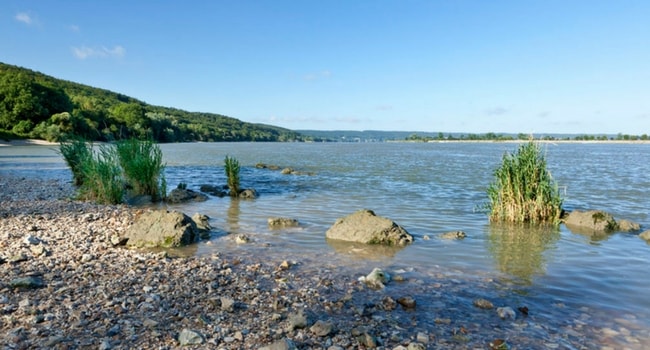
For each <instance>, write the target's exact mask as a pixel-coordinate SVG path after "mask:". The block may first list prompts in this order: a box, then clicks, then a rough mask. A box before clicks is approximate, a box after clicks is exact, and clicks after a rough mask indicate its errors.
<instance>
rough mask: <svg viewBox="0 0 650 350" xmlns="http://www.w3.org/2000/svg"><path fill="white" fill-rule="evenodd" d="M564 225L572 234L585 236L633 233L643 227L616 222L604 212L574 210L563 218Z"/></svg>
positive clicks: (632, 223) (629, 222) (623, 221)
mask: <svg viewBox="0 0 650 350" xmlns="http://www.w3.org/2000/svg"><path fill="white" fill-rule="evenodd" d="M563 221H564V224H565V225H566V227H567V228H568V229H569V230H570V231H571V232H576V233H583V234H592V235H593V234H606V233H611V232H615V231H622V232H632V231H638V230H640V229H641V226H640V225H639V224H637V223H635V222H632V221H629V220H624V219H622V220H618V221H617V220H616V219H615V218H614V216H612V215H611V214H609V213H607V212H604V211H602V210H587V211H580V210H574V211H572V212H570V213H569V214H567V215H566V216H565V217H564V218H563Z"/></svg>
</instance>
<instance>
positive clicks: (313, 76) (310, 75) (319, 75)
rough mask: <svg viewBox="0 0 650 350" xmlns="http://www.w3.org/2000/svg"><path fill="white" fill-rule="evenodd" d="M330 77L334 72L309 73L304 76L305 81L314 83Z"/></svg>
mask: <svg viewBox="0 0 650 350" xmlns="http://www.w3.org/2000/svg"><path fill="white" fill-rule="evenodd" d="M330 76H332V72H330V71H328V70H323V71H320V72H314V73H308V74H305V75H304V76H303V79H305V80H307V81H313V80H320V79H327V78H329V77H330Z"/></svg>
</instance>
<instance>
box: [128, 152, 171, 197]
mask: <svg viewBox="0 0 650 350" xmlns="http://www.w3.org/2000/svg"><path fill="white" fill-rule="evenodd" d="M116 151H117V155H118V159H119V164H120V165H121V166H122V170H123V171H124V178H125V179H126V182H127V183H128V184H129V186H131V188H132V189H133V191H134V193H135V195H149V196H151V199H152V200H153V201H158V200H161V199H163V197H164V196H165V194H166V193H167V189H166V187H167V186H166V182H165V178H164V174H163V172H164V170H165V164H164V163H163V159H162V151H161V150H160V147H158V145H157V144H155V143H154V142H153V141H150V140H147V141H139V140H135V139H130V140H125V141H120V142H118V143H117V144H116Z"/></svg>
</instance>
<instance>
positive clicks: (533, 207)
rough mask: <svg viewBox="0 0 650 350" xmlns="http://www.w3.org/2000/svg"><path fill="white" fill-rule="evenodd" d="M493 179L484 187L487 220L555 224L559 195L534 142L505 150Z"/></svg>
mask: <svg viewBox="0 0 650 350" xmlns="http://www.w3.org/2000/svg"><path fill="white" fill-rule="evenodd" d="M494 178H495V179H494V182H493V183H492V184H490V186H489V187H488V189H487V194H488V197H489V200H490V202H489V203H488V204H487V208H488V210H489V212H490V213H489V215H490V221H491V222H511V223H524V222H530V223H553V224H557V223H559V220H560V215H561V214H562V198H561V197H560V194H559V191H558V188H557V185H556V184H555V182H554V181H553V178H552V177H551V174H550V172H548V170H546V160H545V159H544V156H543V155H542V152H541V150H540V148H539V146H538V145H537V144H536V143H534V142H533V141H529V142H528V143H526V144H523V145H521V146H519V149H518V150H517V153H516V154H514V155H512V154H509V153H506V154H505V155H504V156H503V160H502V163H501V167H499V168H498V169H497V170H496V171H495V172H494Z"/></svg>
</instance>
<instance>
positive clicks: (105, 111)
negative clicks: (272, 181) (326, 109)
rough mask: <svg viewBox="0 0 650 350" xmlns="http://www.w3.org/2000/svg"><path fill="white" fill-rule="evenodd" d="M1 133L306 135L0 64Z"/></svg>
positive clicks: (160, 138)
mask: <svg viewBox="0 0 650 350" xmlns="http://www.w3.org/2000/svg"><path fill="white" fill-rule="evenodd" d="M0 134H1V135H3V137H5V138H16V137H18V138H20V137H29V138H35V139H43V140H48V141H61V140H64V139H67V138H69V137H81V138H84V139H86V140H92V141H115V140H124V139H129V138H137V139H151V140H153V141H156V142H189V141H206V142H217V141H300V140H303V139H302V135H300V134H299V133H297V132H295V131H291V130H289V129H284V128H280V127H276V126H272V125H265V124H253V123H246V122H243V121H240V120H238V119H235V118H231V117H227V116H224V115H220V114H214V113H197V112H187V111H183V110H180V109H175V108H168V107H160V106H153V105H149V104H147V103H144V102H142V101H139V100H137V99H135V98H132V97H129V96H125V95H123V94H120V93H115V92H112V91H108V90H104V89H99V88H94V87H90V86H87V85H82V84H78V83H74V82H69V81H65V80H61V79H56V78H53V77H51V76H47V75H45V74H42V73H39V72H35V71H32V70H29V69H25V68H22V67H17V66H12V65H8V64H4V63H0Z"/></svg>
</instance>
